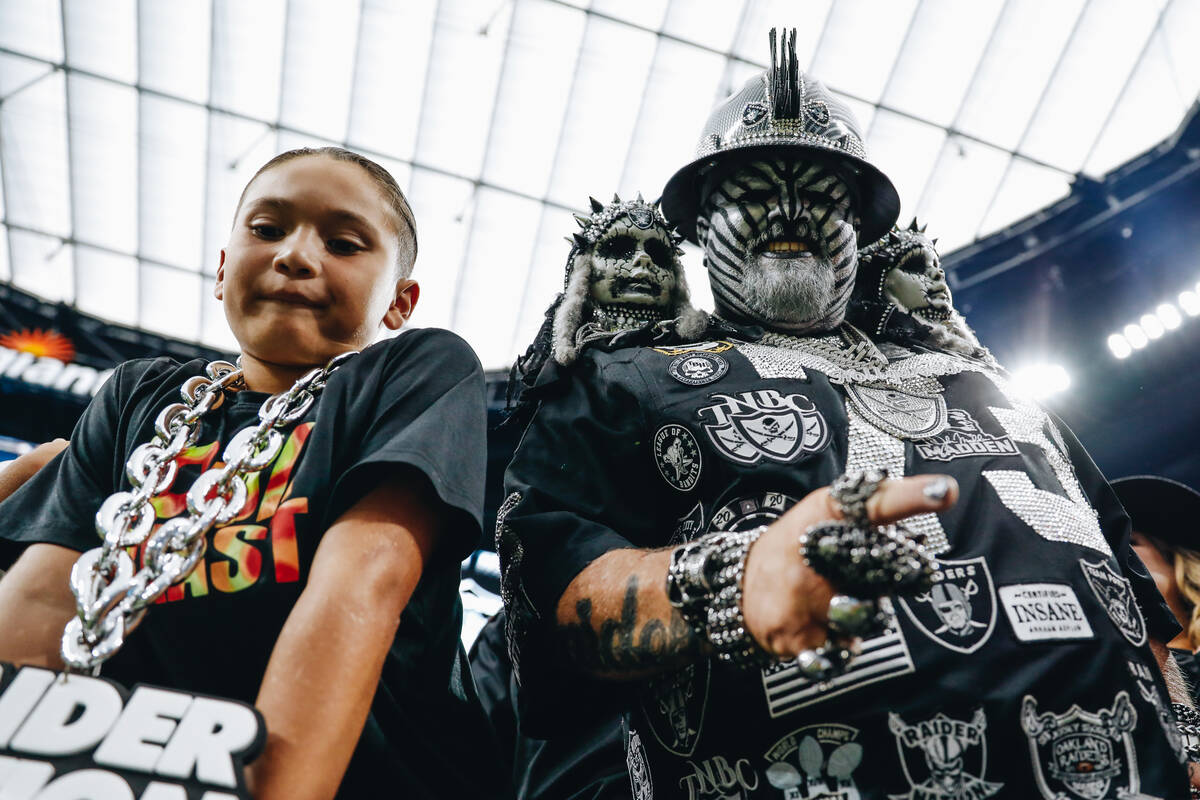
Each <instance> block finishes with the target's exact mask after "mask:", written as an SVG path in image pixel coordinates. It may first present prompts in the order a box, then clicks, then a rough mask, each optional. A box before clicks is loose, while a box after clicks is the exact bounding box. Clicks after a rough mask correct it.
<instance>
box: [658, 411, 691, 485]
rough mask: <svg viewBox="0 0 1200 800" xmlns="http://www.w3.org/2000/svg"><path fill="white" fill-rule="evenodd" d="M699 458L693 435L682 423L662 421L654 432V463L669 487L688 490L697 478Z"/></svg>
mask: <svg viewBox="0 0 1200 800" xmlns="http://www.w3.org/2000/svg"><path fill="white" fill-rule="evenodd" d="M702 462H703V458H702V456H701V455H700V445H699V444H698V443H697V442H696V437H695V436H693V435H692V432H691V431H689V430H688V429H687V428H685V427H684V426H682V425H675V424H670V425H663V426H662V427H661V428H659V429H658V432H657V433H655V434H654V463H655V464H656V465H657V466H658V473H659V474H660V475H662V477H663V480H664V481H666V482H667V483H668V484H670V486H671V488H673V489H678V490H679V491H681V492H690V491H691V490H692V489H695V488H696V484H697V483H698V482H699V481H700V467H701V465H702Z"/></svg>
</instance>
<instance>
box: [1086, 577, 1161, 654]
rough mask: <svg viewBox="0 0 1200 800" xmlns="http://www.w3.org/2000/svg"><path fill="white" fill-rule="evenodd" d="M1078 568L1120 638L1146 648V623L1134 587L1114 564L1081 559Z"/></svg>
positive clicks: (1135, 645)
mask: <svg viewBox="0 0 1200 800" xmlns="http://www.w3.org/2000/svg"><path fill="white" fill-rule="evenodd" d="M1079 568H1080V569H1082V570H1083V577H1085V578H1087V582H1088V586H1090V587H1091V588H1092V593H1093V594H1095V595H1096V599H1097V600H1099V601H1100V605H1102V606H1104V610H1105V611H1106V612H1107V613H1108V616H1109V618H1110V619H1112V621H1113V624H1114V625H1116V626H1117V630H1119V631H1120V632H1121V635H1122V636H1124V637H1125V638H1126V639H1128V640H1129V643H1130V644H1132V645H1133V646H1134V647H1141V646H1142V645H1144V644H1145V643H1146V620H1144V619H1142V611H1141V609H1139V608H1138V605H1137V601H1136V600H1135V599H1134V597H1133V586H1132V585H1131V584H1130V583H1129V579H1128V578H1126V577H1125V576H1124V575H1121V574H1120V573H1119V572H1117V571H1116V570H1115V569H1113V567H1112V562H1111V561H1097V562H1096V563H1095V564H1093V563H1092V562H1090V561H1088V560H1087V559H1083V558H1081V559H1079Z"/></svg>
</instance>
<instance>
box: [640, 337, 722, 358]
mask: <svg viewBox="0 0 1200 800" xmlns="http://www.w3.org/2000/svg"><path fill="white" fill-rule="evenodd" d="M650 349H651V350H653V351H654V352H656V353H662V354H663V355H664V356H681V355H683V354H684V353H724V352H725V351H726V350H732V349H733V342H727V341H725V340H724V339H721V340H718V341H714V342H696V343H695V344H681V345H679V346H678V347H651V348H650Z"/></svg>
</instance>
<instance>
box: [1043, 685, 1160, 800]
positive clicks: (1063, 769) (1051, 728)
mask: <svg viewBox="0 0 1200 800" xmlns="http://www.w3.org/2000/svg"><path fill="white" fill-rule="evenodd" d="M1136 725H1137V711H1136V710H1135V709H1134V707H1133V703H1132V702H1130V700H1129V693H1128V692H1125V691H1121V692H1120V693H1119V694H1117V696H1116V698H1115V699H1114V700H1113V704H1112V706H1110V707H1109V708H1101V709H1100V710H1099V711H1084V710H1083V709H1081V708H1080V707H1079V706H1077V705H1073V706H1071V707H1070V708H1069V709H1067V711H1066V712H1064V713H1062V714H1055V713H1054V712H1052V711H1045V712H1041V713H1039V712H1038V701H1037V699H1036V698H1035V697H1033V696H1031V695H1025V698H1024V699H1023V700H1022V701H1021V728H1022V730H1024V731H1025V736H1026V737H1027V738H1028V739H1029V756H1030V758H1031V759H1032V760H1033V772H1034V780H1035V781H1036V783H1037V787H1038V790H1039V791H1040V792H1041V794H1042V797H1044V798H1045V800H1063V798H1068V797H1079V798H1086V800H1099V798H1102V797H1138V796H1139V795H1138V790H1139V789H1140V788H1141V779H1140V778H1139V777H1138V767H1137V752H1136V751H1135V750H1134V747H1133V737H1132V736H1130V733H1131V732H1132V731H1133V729H1134V727H1135V726H1136ZM1114 788H1115V789H1116V791H1115V792H1110V791H1109V790H1110V789H1114ZM1064 790H1065V791H1064Z"/></svg>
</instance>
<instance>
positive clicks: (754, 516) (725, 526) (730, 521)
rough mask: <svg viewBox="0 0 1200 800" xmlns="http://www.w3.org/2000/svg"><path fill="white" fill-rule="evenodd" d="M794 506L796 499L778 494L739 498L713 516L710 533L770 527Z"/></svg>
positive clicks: (722, 507)
mask: <svg viewBox="0 0 1200 800" xmlns="http://www.w3.org/2000/svg"><path fill="white" fill-rule="evenodd" d="M795 504H796V498H794V497H790V496H788V495H786V494H780V493H779V492H762V493H761V494H755V495H750V496H747V497H739V498H737V499H736V500H731V501H730V502H728V503H726V504H725V505H723V506H721V508H720V509H719V510H718V511H717V512H716V513H715V514H713V517H712V525H711V527H710V530H711V531H735V532H739V531H750V530H754V529H755V528H757V527H758V526H760V525H770V524H771V523H772V522H774V521H775V520H777V519H779V517H780V516H781V515H782V514H783V512H785V511H787V510H788V509H789V508H791V507H792V506H794V505H795Z"/></svg>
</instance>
